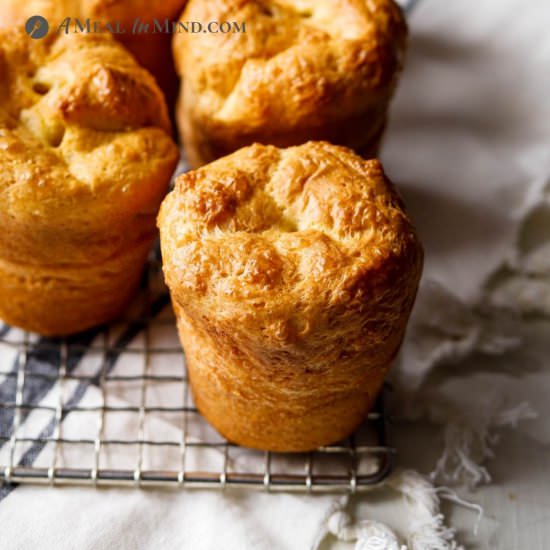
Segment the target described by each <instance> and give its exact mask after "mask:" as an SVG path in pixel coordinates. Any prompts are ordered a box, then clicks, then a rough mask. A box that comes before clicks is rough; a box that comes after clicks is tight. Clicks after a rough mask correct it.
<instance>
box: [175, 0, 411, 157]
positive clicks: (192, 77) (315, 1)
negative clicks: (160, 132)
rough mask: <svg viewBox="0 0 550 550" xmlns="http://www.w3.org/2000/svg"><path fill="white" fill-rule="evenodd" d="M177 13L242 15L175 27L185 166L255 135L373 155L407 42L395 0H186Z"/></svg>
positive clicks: (187, 16) (203, 17)
mask: <svg viewBox="0 0 550 550" xmlns="http://www.w3.org/2000/svg"><path fill="white" fill-rule="evenodd" d="M181 20H182V21H200V22H203V23H205V24H206V22H209V21H227V22H236V23H237V24H241V23H243V22H244V24H245V32H236V31H237V29H236V28H235V29H234V30H235V32H228V33H225V34H224V33H202V34H185V33H182V34H176V35H175V36H174V40H173V49H174V52H173V53H174V60H175V62H176V69H177V72H178V74H179V75H180V77H181V78H182V83H181V86H180V95H179V99H178V107H177V114H176V120H177V123H178V128H179V132H180V137H181V138H183V142H184V144H185V150H186V154H187V159H188V161H189V164H190V165H191V167H198V166H200V165H202V164H205V163H207V162H210V161H212V160H214V159H216V158H219V157H221V156H224V155H227V154H229V153H231V152H233V151H235V150H237V149H239V148H241V147H243V146H246V145H250V144H251V143H254V142H259V143H264V144H272V145H277V146H279V147H287V146H289V145H299V144H300V143H304V142H305V141H308V140H327V141H330V142H332V143H336V144H341V145H346V146H348V147H351V148H353V149H355V150H356V151H357V152H358V153H360V154H362V155H363V156H365V157H366V158H370V157H372V156H375V154H376V152H377V149H378V145H379V142H380V139H381V136H382V133H383V130H384V127H385V123H386V113H387V110H388V104H389V101H390V98H391V96H392V94H393V91H394V88H395V85H396V81H397V77H398V74H399V72H400V69H401V65H402V58H403V55H404V50H405V37H406V24H405V20H404V18H403V15H402V13H401V10H400V8H399V7H398V6H397V4H395V3H394V2H393V0H368V1H367V0H247V1H244V0H241V1H235V0H216V1H215V2H212V1H210V0H189V2H188V3H187V5H186V8H185V9H184V11H183V13H182V16H181Z"/></svg>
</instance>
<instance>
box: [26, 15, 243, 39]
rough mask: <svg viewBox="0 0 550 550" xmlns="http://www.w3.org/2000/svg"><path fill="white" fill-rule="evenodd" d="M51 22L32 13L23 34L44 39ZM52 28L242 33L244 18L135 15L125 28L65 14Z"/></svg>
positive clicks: (75, 31) (64, 30)
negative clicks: (179, 18)
mask: <svg viewBox="0 0 550 550" xmlns="http://www.w3.org/2000/svg"><path fill="white" fill-rule="evenodd" d="M49 28H50V25H49V23H48V21H47V20H46V18H45V17H42V16H41V15H33V16H32V17H29V18H28V19H27V22H26V23H25V31H26V33H27V34H28V35H29V36H30V37H31V38H33V39H35V38H44V37H45V36H46V35H47V34H48V31H49ZM53 28H55V33H56V34H84V33H86V34H90V33H92V34H96V33H110V34H178V33H191V34H196V33H214V34H217V33H221V34H229V33H242V32H246V24H245V22H244V21H240V22H239V21H208V22H201V21H170V20H169V19H152V20H151V21H147V22H145V21H142V20H141V19H140V18H139V17H136V18H135V19H134V21H133V22H132V25H131V26H129V27H125V26H124V25H122V23H121V22H120V21H96V20H94V19H89V18H87V19H79V18H77V17H65V19H63V20H62V21H61V22H60V23H59V24H58V25H57V27H52V29H53Z"/></svg>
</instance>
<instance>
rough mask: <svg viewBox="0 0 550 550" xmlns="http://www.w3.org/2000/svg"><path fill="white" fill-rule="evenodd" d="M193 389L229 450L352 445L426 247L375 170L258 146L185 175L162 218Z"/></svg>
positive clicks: (400, 327) (367, 163) (324, 151)
mask: <svg viewBox="0 0 550 550" xmlns="http://www.w3.org/2000/svg"><path fill="white" fill-rule="evenodd" d="M158 224H159V227H160V234H161V246H162V255H163V261H164V273H165V278H166V281H167V283H168V286H169V288H170V292H171V295H172V302H173V305H174V309H175V312H176V315H177V319H178V325H179V334H180V338H181V342H182V344H183V347H184V350H185V354H186V360H187V367H188V371H189V376H190V381H191V385H192V389H193V395H194V398H195V402H196V404H197V407H198V408H199V410H200V411H201V412H202V414H203V415H204V416H205V417H206V418H207V419H208V420H209V421H210V422H211V423H212V424H213V425H214V426H215V427H216V428H217V429H218V430H219V431H220V432H221V433H222V434H223V435H224V436H225V437H226V438H228V439H229V440H230V441H234V442H236V443H239V444H241V445H245V446H249V447H253V448H258V449H267V450H273V451H307V450H310V449H314V448H316V447H318V446H320V445H324V444H328V443H331V442H334V441H337V440H339V439H341V438H344V437H345V436H347V435H349V434H350V433H351V432H352V431H353V430H354V429H355V428H356V427H357V426H358V424H359V423H360V422H361V421H362V420H363V418H364V416H365V413H366V412H367V411H368V410H369V408H370V407H371V405H372V404H373V400H374V399H375V397H376V395H377V393H378V391H379V390H380V387H381V385H382V382H383V379H384V376H385V375H386V372H387V370H388V368H389V367H390V364H391V363H392V360H393V359H394V357H395V355H396V353H397V351H398V348H399V346H400V343H401V340H402V338H403V334H404V331H405V326H406V324H407V319H408V316H409V312H410V310H411V307H412V305H413V301H414V298H415V294H416V290H417V286H418V281H419V278H420V274H421V269H422V248H421V245H420V242H419V240H418V237H417V235H416V233H415V230H414V228H413V226H412V225H411V222H410V220H409V218H408V217H407V214H406V213H405V211H404V209H403V205H402V203H401V201H400V199H399V197H398V196H397V194H396V192H395V189H394V187H393V185H392V184H391V183H390V182H389V181H388V179H387V178H386V177H385V175H384V172H383V169H382V166H381V164H380V162H379V161H378V160H364V159H362V158H361V157H359V156H357V155H356V154H355V153H353V152H352V151H351V150H349V149H347V148H344V147H340V146H335V145H331V144H329V143H326V142H309V143H306V144H304V145H301V146H297V147H290V148H288V149H278V148H277V147H274V146H264V145H258V144H255V145H252V146H250V147H247V148H244V149H241V150H239V151H237V152H236V153H234V154H232V155H229V156H227V157H225V158H222V159H219V160H217V161H215V162H213V163H212V164H209V165H207V166H204V167H203V168H200V169H198V170H196V171H194V172H189V173H186V174H183V175H181V176H179V178H178V179H177V182H176V187H175V189H174V191H172V192H171V193H170V194H169V195H168V196H167V197H166V199H165V200H164V202H163V204H162V206H161V211H160V214H159V221H158Z"/></svg>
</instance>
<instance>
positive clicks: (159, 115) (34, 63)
mask: <svg viewBox="0 0 550 550" xmlns="http://www.w3.org/2000/svg"><path fill="white" fill-rule="evenodd" d="M177 159H178V150H177V147H176V145H175V144H174V143H173V141H172V139H171V138H170V125H169V119H168V114H167V108H166V105H165V102H164V98H163V96H162V93H161V92H160V90H159V89H158V87H157V85H156V83H155V81H154V78H153V77H152V76H151V75H150V74H149V73H148V72H147V71H146V70H144V69H142V68H141V67H139V66H138V65H137V63H136V62H135V61H134V59H133V57H132V56H131V55H130V54H129V53H127V52H126V50H125V49H124V48H123V47H122V46H120V45H119V44H118V43H117V42H115V41H114V40H113V39H112V38H111V37H110V36H106V35H84V34H78V35H61V36H57V35H52V36H48V37H47V38H46V39H42V40H31V39H29V37H28V36H27V35H26V34H25V33H23V32H16V31H13V32H10V31H0V197H1V199H0V227H2V231H1V232H0V256H2V257H4V258H5V259H9V260H12V261H16V262H25V263H27V262H28V263H35V262H46V263H51V264H56V263H63V262H67V261H82V262H84V263H92V262H95V261H99V260H101V259H102V257H103V256H105V255H112V254H113V253H116V248H117V245H116V243H117V239H119V240H120V241H121V242H122V240H123V239H122V238H121V236H122V235H123V234H124V235H125V239H126V242H127V241H128V237H127V236H128V234H130V235H131V234H132V231H133V230H134V228H135V231H136V235H135V238H136V240H139V238H140V235H139V234H138V233H139V231H140V230H141V229H137V228H141V227H144V226H146V225H147V224H143V223H141V222H142V219H141V220H140V217H141V218H142V217H143V216H148V217H152V216H154V215H155V211H156V208H157V207H158V203H159V201H160V199H161V197H162V195H163V189H165V188H166V185H167V182H168V180H169V178H170V174H171V173H172V171H173V169H174V166H175V163H176V162H177ZM134 222H135V224H134ZM134 225H135V227H134ZM128 232H129V233H128ZM84 243H85V245H86V246H83V244H84ZM107 243H108V246H105V245H106V244H107Z"/></svg>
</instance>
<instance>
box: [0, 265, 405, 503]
mask: <svg viewBox="0 0 550 550" xmlns="http://www.w3.org/2000/svg"><path fill="white" fill-rule="evenodd" d="M393 452H394V449H392V447H391V446H390V445H389V443H388V422H387V418H386V417H385V415H384V407H383V404H382V401H381V400H379V402H378V405H377V407H376V409H375V410H374V411H373V412H371V413H370V414H369V415H368V417H367V419H366V420H365V423H364V425H363V426H362V427H361V428H360V429H359V430H358V432H357V433H356V434H355V435H353V436H352V437H351V438H349V439H348V440H346V441H343V442H340V443H337V444H334V445H329V446H327V447H323V448H320V449H318V450H316V451H314V452H311V453H305V454H283V453H271V452H259V451H254V450H250V449H244V448H242V447H239V446H236V445H233V444H231V443H229V442H227V441H226V440H225V439H223V438H222V437H221V436H220V435H219V434H217V432H215V431H214V430H213V429H212V428H211V427H210V426H209V425H208V423H207V422H206V421H205V420H204V419H203V418H202V417H201V416H200V414H199V413H198V411H197V409H196V408H195V407H194V405H193V400H192V395H191V392H190V390H189V385H188V380H187V375H186V371H185V357H184V354H183V353H182V351H181V347H180V345H179V341H178V337H177V332H176V328H175V324H174V318H173V314H172V311H171V307H170V304H169V296H168V292H167V289H166V288H165V286H164V283H163V282H162V276H161V273H160V266H159V261H158V259H152V260H151V261H150V263H149V265H148V269H147V274H146V276H145V277H144V282H143V285H142V289H141V291H140V294H139V296H138V297H137V298H136V301H135V303H134V304H133V305H132V307H131V308H130V310H129V312H128V314H127V316H126V318H125V319H123V320H121V321H119V322H117V323H115V324H113V325H110V326H104V327H100V328H98V329H95V330H92V331H88V332H86V333H83V334H80V335H77V336H74V337H68V338H62V339H51V338H50V339H45V338H40V337H38V336H36V335H33V334H30V333H26V332H23V331H20V330H18V329H15V328H10V327H7V326H3V327H2V325H0V482H2V483H36V484H51V485H66V484H85V485H101V486H136V487H146V486H165V487H168V486H173V487H186V488H187V487H188V488H192V487H201V488H207V487H211V488H218V489H220V488H224V487H228V486H239V487H248V488H260V489H264V490H272V491H276V490H282V491H308V492H317V491H321V492H329V491H350V492H354V491H356V490H360V489H364V488H368V487H369V486H372V485H374V484H376V483H378V482H380V481H381V480H382V479H383V478H384V477H385V476H386V475H387V474H388V473H389V471H390V469H391V465H392V455H393Z"/></svg>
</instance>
